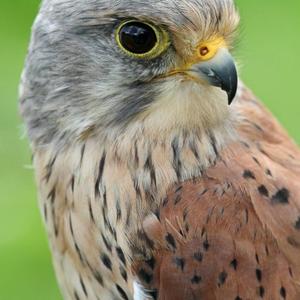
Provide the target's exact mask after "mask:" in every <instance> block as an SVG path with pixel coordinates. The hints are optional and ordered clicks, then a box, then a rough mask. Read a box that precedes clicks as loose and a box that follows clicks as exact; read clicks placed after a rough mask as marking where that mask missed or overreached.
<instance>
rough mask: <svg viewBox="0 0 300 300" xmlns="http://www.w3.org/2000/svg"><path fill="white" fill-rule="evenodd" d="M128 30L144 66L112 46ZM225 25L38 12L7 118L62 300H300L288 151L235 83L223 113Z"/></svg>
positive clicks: (97, 10) (149, 4)
mask: <svg viewBox="0 0 300 300" xmlns="http://www.w3.org/2000/svg"><path fill="white" fill-rule="evenodd" d="M128 19H129V21H130V20H134V22H136V21H139V22H145V23H143V24H151V26H150V27H151V28H152V27H153V28H154V29H155V30H156V32H157V36H156V37H160V38H161V42H162V43H163V44H161V45H160V47H158V54H157V56H156V55H155V52H154V54H153V55H152V54H151V55H149V56H147V55H146V56H140V57H137V56H136V55H135V56H134V55H131V54H130V53H129V54H128V53H127V52H126V51H124V49H123V50H122V49H121V46H122V45H120V41H119V40H118V38H116V37H117V35H118V30H119V28H122V26H123V25H122V24H127V23H126V22H127V21H128ZM238 19H239V18H238V15H237V13H236V11H235V8H234V5H233V3H232V1H231V0H183V1H180V2H178V1H176V0H162V1H159V2H157V1H137V0H121V1H116V2H115V3H113V4H112V3H111V1H105V0H87V1H79V0H78V1H77V0H76V1H67V0H44V1H43V3H42V7H41V10H40V14H39V16H38V18H37V20H36V23H35V25H34V29H33V37H32V42H31V46H30V50H29V55H28V58H27V62H26V66H25V70H24V73H23V76H22V84H21V97H20V98H21V100H20V106H21V113H22V115H23V118H24V120H25V123H26V126H27V131H28V135H29V137H30V140H31V146H32V150H33V154H34V166H35V169H36V178H37V183H38V187H39V196H40V207H41V211H42V212H43V217H44V221H45V224H46V228H47V232H48V236H49V240H50V245H51V250H52V253H53V261H54V265H55V270H56V274H57V278H58V282H59V284H60V286H61V290H62V292H63V295H64V297H65V299H72V300H73V299H74V300H78V299H91V300H94V299H101V300H103V299H104V300H105V299H135V300H137V299H147V298H149V299H160V300H180V299H186V300H190V299H195V300H198V299H208V300H210V299H217V300H219V299H225V300H227V299H235V300H239V299H243V300H245V299H261V298H265V299H272V300H273V299H292V300H294V299H295V300H297V299H299V298H300V286H299V284H300V254H299V253H300V211H299V210H300V200H299V199H300V190H299V179H300V164H299V158H300V152H299V149H298V148H297V146H296V145H295V144H294V143H293V142H292V141H291V140H290V138H289V137H288V135H287V134H286V133H285V131H284V130H283V129H282V128H281V127H280V125H279V124H278V123H277V122H276V120H274V118H273V117H272V115H271V114H270V113H269V112H268V111H266V109H265V108H264V107H263V106H262V105H261V104H260V103H259V102H258V101H257V100H256V99H255V97H254V96H253V95H252V94H251V93H250V92H249V91H248V90H247V89H246V88H245V87H244V86H243V84H242V83H241V82H240V83H239V87H238V90H237V95H236V97H235V99H234V102H233V103H232V105H231V106H229V105H228V101H229V102H231V100H233V99H232V98H233V96H234V94H235V91H236V86H235V84H236V78H235V76H236V73H235V68H234V63H233V61H232V59H231V57H230V55H229V52H228V49H230V48H231V47H232V40H233V38H234V34H235V31H236V28H237V24H238ZM124 26H125V25H124ZM147 26H148V25H147ZM128 30H129V29H128ZM158 41H160V39H159V38H158ZM206 55H208V57H209V58H207V59H206V58H205V56H206ZM215 86H219V87H221V88H218V87H215ZM222 89H223V90H224V91H226V92H227V95H226V93H224V91H222Z"/></svg>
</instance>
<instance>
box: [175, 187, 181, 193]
mask: <svg viewBox="0 0 300 300" xmlns="http://www.w3.org/2000/svg"><path fill="white" fill-rule="evenodd" d="M181 191H182V185H180V186H179V187H178V188H177V189H176V190H175V194H177V193H180V192H181Z"/></svg>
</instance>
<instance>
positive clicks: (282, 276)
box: [135, 90, 300, 300]
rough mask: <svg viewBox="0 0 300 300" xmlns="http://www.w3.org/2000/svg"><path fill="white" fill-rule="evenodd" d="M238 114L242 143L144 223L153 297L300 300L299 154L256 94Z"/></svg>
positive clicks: (145, 274)
mask: <svg viewBox="0 0 300 300" xmlns="http://www.w3.org/2000/svg"><path fill="white" fill-rule="evenodd" d="M236 108H237V111H238V113H239V115H240V116H239V119H240V121H239V125H238V131H239V136H240V140H239V141H238V142H236V143H234V144H232V145H230V146H229V147H227V148H226V149H225V150H224V151H223V153H221V155H220V159H219V161H218V162H217V164H216V165H215V166H213V167H211V168H210V169H209V170H207V172H206V173H205V175H204V176H203V177H202V178H201V179H199V180H195V181H193V182H185V183H183V184H182V185H180V186H176V187H174V189H173V190H172V191H170V193H169V194H168V196H167V198H166V199H165V201H164V203H163V205H162V206H161V207H160V210H159V213H157V214H156V215H151V216H149V217H148V218H147V219H146V220H145V222H144V230H145V232H146V234H147V236H148V238H149V239H151V240H152V241H153V243H154V245H155V246H154V251H153V257H152V258H151V259H150V260H148V261H143V262H138V263H136V268H135V269H136V272H137V274H138V276H139V277H140V280H141V282H142V283H143V284H144V285H145V286H146V287H147V288H149V289H150V290H152V295H153V296H154V298H157V299H160V300H181V299H186V300H190V299H195V300H197V299H207V300H210V299H226V300H227V299H236V300H239V299H243V300H245V299H262V298H265V299H272V300H273V299H274V300H275V299H295V300H296V299H300V186H299V180H300V164H299V161H300V160H299V159H300V153H299V150H298V148H297V146H296V145H295V144H294V143H293V142H292V141H291V140H290V138H289V137H288V135H287V134H286V132H285V131H284V130H283V129H282V128H281V127H280V125H279V124H278V122H277V121H276V120H275V119H274V118H273V117H272V115H271V114H270V113H269V112H268V111H267V110H266V109H265V108H264V107H263V106H262V105H261V104H260V103H258V102H257V101H256V100H255V99H254V97H253V95H252V94H251V93H250V92H249V91H247V90H244V91H243V93H242V96H241V97H240V99H239V101H238V103H237V104H236Z"/></svg>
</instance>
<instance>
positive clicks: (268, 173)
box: [266, 169, 273, 177]
mask: <svg viewBox="0 0 300 300" xmlns="http://www.w3.org/2000/svg"><path fill="white" fill-rule="evenodd" d="M266 174H267V175H268V176H271V177H272V176H273V174H272V172H271V170H270V169H266Z"/></svg>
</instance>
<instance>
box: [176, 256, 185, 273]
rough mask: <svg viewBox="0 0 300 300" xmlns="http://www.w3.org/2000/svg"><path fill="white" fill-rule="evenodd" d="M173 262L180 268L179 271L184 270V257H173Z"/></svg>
mask: <svg viewBox="0 0 300 300" xmlns="http://www.w3.org/2000/svg"><path fill="white" fill-rule="evenodd" d="M174 263H175V265H176V266H177V267H178V268H180V269H181V271H183V270H184V266H185V260H184V258H181V257H175V259H174Z"/></svg>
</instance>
